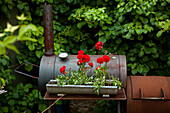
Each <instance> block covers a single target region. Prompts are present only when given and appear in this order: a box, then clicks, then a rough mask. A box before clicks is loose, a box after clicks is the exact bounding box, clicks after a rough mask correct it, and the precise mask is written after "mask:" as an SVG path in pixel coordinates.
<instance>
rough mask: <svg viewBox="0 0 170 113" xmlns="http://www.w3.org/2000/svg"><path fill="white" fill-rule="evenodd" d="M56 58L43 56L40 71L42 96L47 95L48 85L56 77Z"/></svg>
mask: <svg viewBox="0 0 170 113" xmlns="http://www.w3.org/2000/svg"><path fill="white" fill-rule="evenodd" d="M55 58H56V56H50V57H48V56H43V57H42V59H41V62H40V69H39V86H40V90H41V92H42V94H45V91H46V89H45V88H46V86H45V85H46V84H47V83H48V82H49V81H50V79H52V78H53V76H54V69H55V68H54V66H55V65H54V64H55Z"/></svg>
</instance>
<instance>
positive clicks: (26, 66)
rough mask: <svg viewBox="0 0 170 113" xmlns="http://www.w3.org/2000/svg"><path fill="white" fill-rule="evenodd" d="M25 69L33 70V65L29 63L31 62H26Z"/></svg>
mask: <svg viewBox="0 0 170 113" xmlns="http://www.w3.org/2000/svg"><path fill="white" fill-rule="evenodd" d="M24 67H25V69H26V70H27V71H31V70H32V69H33V66H32V65H29V64H25V66H24Z"/></svg>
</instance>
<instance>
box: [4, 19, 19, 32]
mask: <svg viewBox="0 0 170 113" xmlns="http://www.w3.org/2000/svg"><path fill="white" fill-rule="evenodd" d="M18 28H19V26H12V25H11V24H10V23H9V22H8V23H7V28H6V29H4V31H5V32H11V33H13V32H14V31H15V30H17V29H18Z"/></svg>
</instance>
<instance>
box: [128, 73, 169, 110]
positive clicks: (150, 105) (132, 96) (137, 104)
mask: <svg viewBox="0 0 170 113" xmlns="http://www.w3.org/2000/svg"><path fill="white" fill-rule="evenodd" d="M131 77H132V76H131ZM131 77H128V78H127V104H126V105H127V113H170V107H169V106H170V100H169V99H168V98H169V97H168V96H170V95H169V94H168V92H166V90H167V91H168V90H169V88H170V77H160V76H149V77H148V76H146V77H145V76H133V77H132V78H133V80H132V78H131ZM134 78H137V79H134ZM164 78H166V79H164ZM159 79H160V80H159ZM167 81H168V82H167ZM132 82H133V83H132ZM159 84H160V85H162V86H164V84H166V85H168V87H167V88H168V89H164V91H165V95H166V99H165V100H155V99H154V98H153V99H152V97H161V96H163V94H162V93H161V90H159V87H160V86H159ZM134 86H135V87H134ZM155 86H156V87H157V88H155ZM139 87H141V89H142V91H143V97H150V99H146V100H145V99H144V100H141V94H140V91H139ZM136 88H137V90H136ZM155 90H156V91H155ZM134 92H135V93H134ZM167 97H168V98H167Z"/></svg>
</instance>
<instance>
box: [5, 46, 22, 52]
mask: <svg viewBox="0 0 170 113" xmlns="http://www.w3.org/2000/svg"><path fill="white" fill-rule="evenodd" d="M6 47H7V48H8V49H12V50H14V51H15V52H16V53H17V54H19V53H20V52H19V51H18V49H17V48H16V47H15V46H14V45H13V44H8V45H6Z"/></svg>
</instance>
